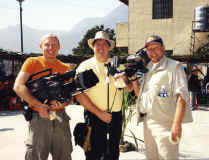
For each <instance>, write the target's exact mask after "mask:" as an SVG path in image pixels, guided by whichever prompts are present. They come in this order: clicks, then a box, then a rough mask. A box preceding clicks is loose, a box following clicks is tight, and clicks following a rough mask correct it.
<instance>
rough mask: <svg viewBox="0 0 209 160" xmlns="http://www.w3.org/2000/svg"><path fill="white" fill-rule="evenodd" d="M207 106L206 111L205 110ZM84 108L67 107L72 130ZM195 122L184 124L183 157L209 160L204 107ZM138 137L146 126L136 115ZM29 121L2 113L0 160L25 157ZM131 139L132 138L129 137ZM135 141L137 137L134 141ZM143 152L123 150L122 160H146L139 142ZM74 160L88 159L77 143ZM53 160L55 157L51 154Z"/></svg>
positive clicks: (132, 127) (208, 119) (208, 120)
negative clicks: (138, 122)
mask: <svg viewBox="0 0 209 160" xmlns="http://www.w3.org/2000/svg"><path fill="white" fill-rule="evenodd" d="M203 109H204V110H203ZM82 112H83V108H82V107H81V106H76V105H72V106H69V107H68V108H67V113H68V114H69V115H70V116H71V118H72V120H71V121H70V124H71V129H73V128H74V126H75V124H76V123H77V122H79V121H83V118H82ZM192 114H193V118H194V122H193V123H191V124H186V125H183V130H184V133H183V137H182V140H181V143H180V159H199V160H203V159H205V160H206V159H207V160H209V140H208V138H209V112H208V110H206V109H205V107H202V108H201V110H196V111H192ZM129 129H130V130H131V131H133V132H134V133H135V135H136V136H137V138H140V139H143V130H142V125H141V124H140V125H139V126H136V119H135V117H133V119H132V121H131V123H130V124H129V125H128V129H127V134H129V135H130V132H129ZM26 131H27V122H26V121H25V120H24V118H23V116H22V114H21V113H20V112H12V113H11V112H0V160H24V153H25V146H24V140H25V137H26ZM127 140H131V139H128V138H127ZM131 141H132V142H133V140H131ZM139 146H140V150H139V152H127V153H121V155H120V160H141V159H144V158H145V156H144V147H143V144H139ZM72 157H73V160H84V155H83V151H82V149H81V148H79V147H78V146H74V151H73V154H72ZM49 160H51V157H49Z"/></svg>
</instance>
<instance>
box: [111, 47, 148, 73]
mask: <svg viewBox="0 0 209 160" xmlns="http://www.w3.org/2000/svg"><path fill="white" fill-rule="evenodd" d="M149 62H150V59H149V57H148V56H147V52H146V50H145V49H144V48H141V49H140V50H138V51H137V52H136V54H131V55H128V56H127V57H125V58H120V57H118V56H114V57H113V59H112V62H110V64H109V72H110V74H111V75H115V74H116V73H118V71H117V68H118V67H119V65H120V64H126V65H125V66H126V69H125V70H124V72H125V75H126V76H127V77H131V76H133V75H134V74H135V73H136V72H142V73H147V72H148V69H147V68H146V65H147V64H148V63H149Z"/></svg>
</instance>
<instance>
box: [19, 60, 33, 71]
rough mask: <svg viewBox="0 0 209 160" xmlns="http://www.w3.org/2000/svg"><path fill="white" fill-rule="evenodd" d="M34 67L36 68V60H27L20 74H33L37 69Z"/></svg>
mask: <svg viewBox="0 0 209 160" xmlns="http://www.w3.org/2000/svg"><path fill="white" fill-rule="evenodd" d="M34 66H35V60H34V59H33V58H31V57H30V58H28V59H26V60H25V62H24V63H23V65H22V67H21V69H20V72H26V73H29V74H32V73H33V72H34V69H35V68H34Z"/></svg>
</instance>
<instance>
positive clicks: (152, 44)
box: [134, 35, 192, 160]
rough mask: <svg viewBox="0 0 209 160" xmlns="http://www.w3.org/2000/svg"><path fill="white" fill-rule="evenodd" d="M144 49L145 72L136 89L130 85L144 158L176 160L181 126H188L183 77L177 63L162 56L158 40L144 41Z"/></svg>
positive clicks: (161, 45)
mask: <svg viewBox="0 0 209 160" xmlns="http://www.w3.org/2000/svg"><path fill="white" fill-rule="evenodd" d="M145 48H146V50H147V54H148V57H149V58H150V59H151V61H150V62H149V64H148V65H147V68H148V69H149V72H147V73H145V74H144V76H143V77H142V83H141V84H140V88H138V89H136V87H137V85H134V87H135V89H134V91H135V93H136V95H138V100H137V110H138V114H137V115H138V117H139V119H138V120H139V121H140V120H142V121H143V122H144V140H145V147H146V157H147V159H150V160H152V159H154V160H160V159H166V160H168V159H175V160H177V159H178V149H179V145H178V143H179V141H180V139H181V136H182V122H192V116H191V111H190V109H189V107H188V97H189V94H188V87H187V79H186V75H185V72H184V69H183V66H182V65H181V64H180V63H179V62H177V61H174V60H171V59H169V58H167V57H166V56H165V55H164V54H165V46H164V43H163V40H162V39H161V38H160V37H159V36H156V35H152V36H150V37H148V39H147V40H146V43H145ZM138 87H139V86H138ZM137 90H139V92H138V93H137V92H136V91H137ZM142 116H143V119H142Z"/></svg>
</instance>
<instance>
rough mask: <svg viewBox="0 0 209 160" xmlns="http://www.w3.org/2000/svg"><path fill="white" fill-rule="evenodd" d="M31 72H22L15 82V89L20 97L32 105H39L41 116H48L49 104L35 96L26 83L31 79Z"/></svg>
mask: <svg viewBox="0 0 209 160" xmlns="http://www.w3.org/2000/svg"><path fill="white" fill-rule="evenodd" d="M29 76H30V74H28V73H26V72H20V73H19V74H18V76H17V78H16V80H15V83H14V88H13V89H14V91H15V92H16V93H17V95H18V96H19V97H21V98H22V99H24V100H25V101H26V102H27V103H29V104H30V105H32V106H35V107H39V108H40V109H39V113H40V116H41V117H43V118H47V117H48V108H49V106H48V105H46V104H43V103H41V102H40V101H39V100H37V99H36V98H35V97H33V96H32V95H31V93H30V91H29V90H28V88H27V86H26V85H25V83H26V81H27V80H28V79H29Z"/></svg>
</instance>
